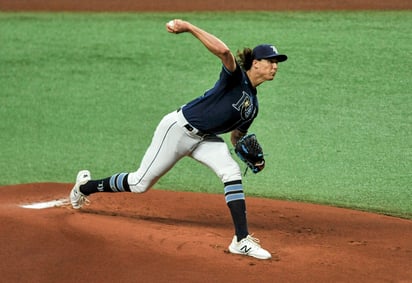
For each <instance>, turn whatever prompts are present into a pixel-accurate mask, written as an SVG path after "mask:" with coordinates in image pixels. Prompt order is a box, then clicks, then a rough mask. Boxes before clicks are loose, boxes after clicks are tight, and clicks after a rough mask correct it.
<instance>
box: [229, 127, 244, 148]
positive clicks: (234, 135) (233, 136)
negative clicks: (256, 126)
mask: <svg viewBox="0 0 412 283" xmlns="http://www.w3.org/2000/svg"><path fill="white" fill-rule="evenodd" d="M246 134H247V132H242V131H240V130H238V129H236V130H233V131H232V132H231V133H230V142H231V143H232V144H233V146H236V144H237V142H238V141H239V140H240V139H241V138H243V137H244V136H245V135H246Z"/></svg>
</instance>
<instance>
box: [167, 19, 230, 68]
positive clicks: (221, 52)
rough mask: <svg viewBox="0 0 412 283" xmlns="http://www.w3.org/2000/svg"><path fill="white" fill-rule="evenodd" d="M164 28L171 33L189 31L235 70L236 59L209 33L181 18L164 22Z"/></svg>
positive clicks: (221, 42)
mask: <svg viewBox="0 0 412 283" xmlns="http://www.w3.org/2000/svg"><path fill="white" fill-rule="evenodd" d="M166 29H167V31H168V32H171V33H182V32H190V33H191V34H192V35H193V36H194V37H196V38H197V39H198V40H199V41H200V42H201V43H202V44H203V45H204V46H205V47H206V48H207V49H208V50H209V51H210V52H211V53H213V54H214V55H216V56H217V57H219V58H220V60H221V61H222V63H223V65H224V66H225V67H226V69H227V70H228V71H230V72H233V71H235V70H236V59H235V57H234V55H233V54H232V52H231V51H230V49H229V48H228V47H227V45H226V44H225V43H224V42H223V41H222V40H220V39H219V38H217V37H216V36H214V35H213V34H211V33H208V32H207V31H205V30H203V29H201V28H199V27H197V26H195V25H193V24H191V23H189V22H187V21H183V20H179V19H176V20H173V21H170V22H169V23H167V24H166Z"/></svg>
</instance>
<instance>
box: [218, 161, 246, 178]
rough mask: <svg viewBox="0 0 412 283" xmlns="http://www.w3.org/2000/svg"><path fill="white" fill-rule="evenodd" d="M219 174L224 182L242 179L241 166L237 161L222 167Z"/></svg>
mask: <svg viewBox="0 0 412 283" xmlns="http://www.w3.org/2000/svg"><path fill="white" fill-rule="evenodd" d="M218 175H219V177H220V179H221V180H222V182H223V183H226V182H231V181H235V180H241V179H242V173H241V172H240V167H239V165H238V164H237V163H236V162H235V161H233V162H232V163H230V164H228V166H225V167H224V168H222V169H221V170H220V172H219V173H218Z"/></svg>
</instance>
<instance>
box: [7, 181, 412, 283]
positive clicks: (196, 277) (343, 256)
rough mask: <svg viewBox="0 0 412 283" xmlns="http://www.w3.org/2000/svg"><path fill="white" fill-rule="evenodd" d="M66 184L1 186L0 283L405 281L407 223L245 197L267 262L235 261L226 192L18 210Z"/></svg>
mask: <svg viewBox="0 0 412 283" xmlns="http://www.w3.org/2000/svg"><path fill="white" fill-rule="evenodd" d="M71 187H72V185H71V184H54V183H47V184H27V185H19V186H6V187H0V192H1V194H0V219H1V223H2V225H1V233H0V240H1V242H2V245H1V246H0V274H1V275H0V276H1V278H2V281H3V282H43V283H46V282H60V283H65V282H349V281H350V282H374V283H376V282H412V270H411V268H410V263H411V262H412V237H411V235H412V221H409V220H404V219H397V218H393V217H387V216H382V215H375V214H370V213H363V212H358V211H352V210H347V209H339V208H333V207H327V206H319V205H310V204H303V203H294V202H283V201H276V200H268V199H261V198H248V200H247V204H248V217H249V222H250V227H249V228H250V231H251V232H253V233H255V236H257V237H258V238H260V240H261V242H262V245H263V246H264V247H265V248H266V249H268V250H269V251H270V252H271V253H272V255H273V258H272V259H271V260H268V261H262V260H257V259H253V258H250V257H245V256H239V255H232V254H229V253H228V252H227V246H228V245H229V243H230V240H231V238H232V236H233V228H232V222H231V218H230V214H229V210H228V208H227V207H226V204H225V201H224V197H223V195H212V194H202V193H186V192H169V191H161V190H151V191H149V192H148V193H146V194H132V193H118V194H96V195H92V196H91V198H90V199H91V201H92V203H91V204H90V205H89V206H87V207H85V208H84V209H81V210H80V211H75V210H72V209H71V208H69V207H65V206H60V207H52V208H45V209H28V208H23V207H21V205H24V204H33V203H37V204H38V203H39V202H42V203H44V202H49V201H51V200H61V199H67V197H68V193H69V191H70V189H71Z"/></svg>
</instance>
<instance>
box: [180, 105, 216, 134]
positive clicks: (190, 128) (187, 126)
mask: <svg viewBox="0 0 412 283" xmlns="http://www.w3.org/2000/svg"><path fill="white" fill-rule="evenodd" d="M180 110H182V107H179V108H178V109H177V112H179V111H180ZM183 127H185V128H186V129H187V130H188V131H189V132H193V130H194V129H195V128H193V127H192V125H190V124H186V125H184V126H183ZM195 135H196V136H199V137H201V138H204V137H206V136H209V135H210V134H206V133H204V132H202V131H200V130H197V133H196V134H195Z"/></svg>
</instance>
